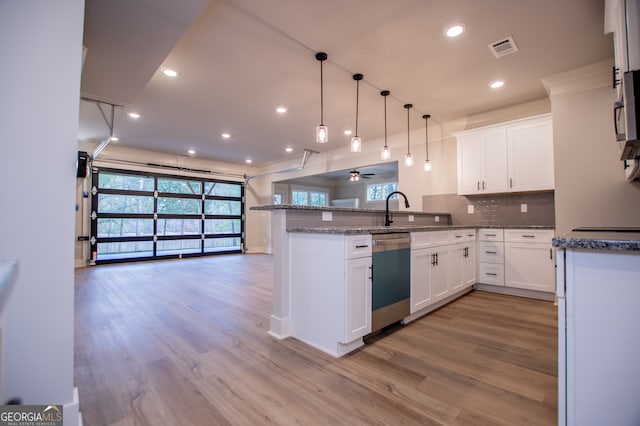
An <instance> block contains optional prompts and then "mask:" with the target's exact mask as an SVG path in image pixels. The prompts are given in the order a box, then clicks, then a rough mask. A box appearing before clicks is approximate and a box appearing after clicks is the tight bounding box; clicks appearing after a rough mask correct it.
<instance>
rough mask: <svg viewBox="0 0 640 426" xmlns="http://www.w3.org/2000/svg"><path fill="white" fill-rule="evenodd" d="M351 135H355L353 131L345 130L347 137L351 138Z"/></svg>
mask: <svg viewBox="0 0 640 426" xmlns="http://www.w3.org/2000/svg"><path fill="white" fill-rule="evenodd" d="M351 133H353V132H352V131H351V130H345V131H344V134H345V135H347V136H350V135H351Z"/></svg>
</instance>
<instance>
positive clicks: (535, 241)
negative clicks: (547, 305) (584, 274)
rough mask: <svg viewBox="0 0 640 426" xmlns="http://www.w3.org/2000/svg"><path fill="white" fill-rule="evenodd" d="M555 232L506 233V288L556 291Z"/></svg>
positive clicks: (522, 230) (512, 231)
mask: <svg viewBox="0 0 640 426" xmlns="http://www.w3.org/2000/svg"><path fill="white" fill-rule="evenodd" d="M552 238H553V231H551V230H526V229H508V230H506V231H505V285H506V286H508V287H516V288H524V289H528V290H537V291H544V292H553V291H555V259H554V250H553V247H552V246H551V239H552Z"/></svg>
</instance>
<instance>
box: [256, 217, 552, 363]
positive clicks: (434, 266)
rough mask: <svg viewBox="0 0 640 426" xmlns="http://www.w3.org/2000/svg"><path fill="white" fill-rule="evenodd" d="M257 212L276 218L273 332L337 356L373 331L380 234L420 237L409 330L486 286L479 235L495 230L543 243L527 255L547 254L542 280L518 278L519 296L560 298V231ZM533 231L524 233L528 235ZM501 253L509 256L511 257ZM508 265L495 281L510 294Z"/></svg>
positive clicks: (494, 237)
mask: <svg viewBox="0 0 640 426" xmlns="http://www.w3.org/2000/svg"><path fill="white" fill-rule="evenodd" d="M253 209H255V210H267V211H270V212H271V213H272V218H271V220H272V228H271V230H272V241H273V254H274V272H273V309H272V314H271V318H270V329H269V333H270V334H271V335H272V336H274V337H276V338H278V339H282V338H286V337H295V338H297V339H298V340H301V341H303V342H305V343H307V344H310V345H311V346H314V347H316V348H317V349H320V350H322V351H324V352H327V353H329V354H331V355H333V356H336V357H339V356H342V355H344V354H346V353H348V352H350V351H352V350H354V349H356V348H357V347H359V346H361V345H362V344H363V340H362V337H363V336H365V335H366V334H368V333H370V332H371V310H372V304H371V287H372V286H371V280H372V278H371V274H372V273H373V271H372V236H374V237H376V236H378V235H380V234H396V233H410V235H411V251H410V252H411V255H410V256H411V262H410V269H411V271H406V273H407V274H410V277H411V291H410V311H408V312H407V316H406V317H405V318H404V321H405V322H409V321H412V320H414V319H417V318H419V317H420V316H422V315H425V314H426V313H428V312H430V311H432V310H434V309H437V308H438V307H440V306H442V305H444V304H446V303H448V302H449V301H451V300H453V299H455V298H457V297H460V296H461V295H464V294H465V293H467V292H468V291H470V290H471V286H472V285H473V284H475V283H476V281H477V280H476V270H477V263H476V259H478V257H477V256H476V238H477V237H476V235H477V234H478V231H477V229H479V228H480V232H482V231H483V230H484V231H487V229H492V231H491V232H485V233H484V234H483V235H486V236H487V238H489V239H490V240H491V241H492V244H494V246H499V245H500V246H501V245H502V244H503V243H502V241H503V240H504V238H505V236H509V235H512V238H514V241H520V240H518V239H519V238H520V239H524V240H535V241H527V244H529V245H528V246H526V247H534V250H536V251H534V252H533V253H534V256H537V253H542V254H543V255H542V256H541V258H542V259H543V260H542V261H543V262H545V266H544V267H542V268H539V267H536V268H532V269H533V271H534V272H533V274H534V277H533V278H532V279H530V280H528V281H527V280H522V279H520V278H519V277H515V278H514V279H513V282H514V283H516V285H514V287H516V286H518V285H519V284H518V283H520V282H522V283H523V285H522V286H521V289H515V290H519V291H523V292H530V293H531V294H534V293H535V294H551V295H552V294H553V291H554V290H555V280H554V274H553V263H554V262H555V259H554V258H555V256H553V252H552V251H550V250H551V248H550V247H551V246H550V244H551V238H552V236H553V230H552V229H553V227H551V226H522V225H520V226H517V227H509V226H500V227H491V228H487V227H479V226H470V225H453V224H451V217H450V215H449V214H448V213H431V212H416V211H392V212H391V216H392V219H393V223H392V226H388V227H385V226H384V225H383V224H384V219H385V211H384V210H372V209H355V208H337V207H310V206H292V205H272V206H260V207H254V208H253ZM524 230H526V232H524V234H523V232H520V231H524ZM405 235H407V236H408V235H409V234H405ZM517 244H520V243H517V242H516V243H514V246H515V245H517ZM521 246H522V245H521ZM527 253H531V252H527ZM544 253H546V255H545V254H544ZM497 254H499V255H500V256H504V253H503V249H498V250H497ZM550 254H551V255H550ZM544 256H546V257H544ZM544 259H550V261H549V260H547V261H545V260H544ZM502 264H504V260H503V261H502ZM498 266H501V267H502V271H503V272H501V273H497V272H494V271H495V270H494V269H491V270H488V271H487V276H491V277H493V276H494V275H495V276H496V278H495V279H496V280H498V281H499V280H501V281H502V284H498V285H501V286H503V287H504V285H505V284H504V283H505V272H504V265H498ZM376 270H378V271H379V270H380V269H376ZM540 270H542V271H546V272H545V273H544V274H543V276H540V274H539V273H538V272H537V271H540ZM547 272H548V273H547ZM544 280H547V281H548V282H545V283H544V286H546V287H544V288H543V287H542V284H540V282H542V281H544ZM539 289H543V290H544V292H540V291H537V290H539ZM524 295H527V294H524ZM543 298H544V297H543Z"/></svg>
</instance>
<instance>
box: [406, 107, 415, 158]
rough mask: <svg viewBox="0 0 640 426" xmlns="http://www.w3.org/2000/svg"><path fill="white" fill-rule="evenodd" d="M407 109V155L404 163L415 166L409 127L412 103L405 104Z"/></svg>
mask: <svg viewBox="0 0 640 426" xmlns="http://www.w3.org/2000/svg"><path fill="white" fill-rule="evenodd" d="M404 107H405V108H406V109H407V155H405V156H404V165H405V166H407V167H411V166H413V157H412V156H411V148H410V142H409V134H410V132H411V129H410V128H409V110H410V109H411V108H412V107H413V105H412V104H405V106H404Z"/></svg>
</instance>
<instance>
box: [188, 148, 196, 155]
mask: <svg viewBox="0 0 640 426" xmlns="http://www.w3.org/2000/svg"><path fill="white" fill-rule="evenodd" d="M187 152H188V153H189V154H191V155H193V154H195V153H196V150H195V149H190V150H189V151H187Z"/></svg>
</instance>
